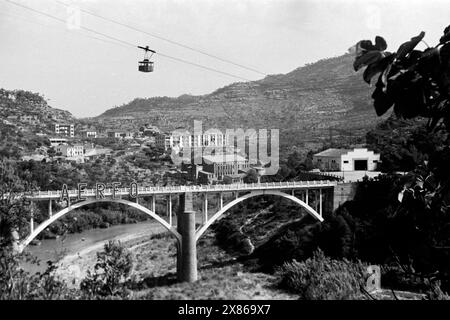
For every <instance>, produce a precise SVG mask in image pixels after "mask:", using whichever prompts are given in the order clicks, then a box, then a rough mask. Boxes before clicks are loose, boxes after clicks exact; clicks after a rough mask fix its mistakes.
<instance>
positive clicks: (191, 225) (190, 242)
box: [177, 192, 198, 282]
mask: <svg viewBox="0 0 450 320" xmlns="http://www.w3.org/2000/svg"><path fill="white" fill-rule="evenodd" d="M192 198H193V196H192V193H190V192H186V193H184V194H181V195H180V207H179V211H178V223H177V229H178V232H179V233H180V234H181V245H178V253H177V269H178V270H177V275H178V280H179V281H183V282H195V281H197V278H198V275H197V241H196V238H195V211H194V210H193V208H194V207H193V201H192Z"/></svg>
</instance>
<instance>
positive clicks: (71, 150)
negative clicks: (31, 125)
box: [56, 144, 84, 158]
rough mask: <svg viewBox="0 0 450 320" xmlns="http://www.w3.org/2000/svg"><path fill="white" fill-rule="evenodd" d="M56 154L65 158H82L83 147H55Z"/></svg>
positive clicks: (62, 145)
mask: <svg viewBox="0 0 450 320" xmlns="http://www.w3.org/2000/svg"><path fill="white" fill-rule="evenodd" d="M56 152H61V154H62V155H63V156H65V157H67V158H73V157H82V156H83V155H84V146H83V145H68V144H66V145H64V144H61V145H59V146H57V147H56Z"/></svg>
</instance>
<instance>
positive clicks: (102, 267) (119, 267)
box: [80, 241, 133, 297]
mask: <svg viewBox="0 0 450 320" xmlns="http://www.w3.org/2000/svg"><path fill="white" fill-rule="evenodd" d="M132 268H133V261H132V256H131V252H129V251H128V250H127V249H126V248H125V247H124V246H123V245H122V244H121V243H120V241H118V242H115V241H109V242H108V243H106V244H105V247H104V251H103V252H98V253H97V263H96V264H95V267H94V272H91V270H89V271H88V275H87V276H86V278H85V279H83V281H82V282H81V285H80V289H81V290H82V291H83V292H84V293H85V294H86V295H88V296H89V297H92V296H101V297H105V296H115V295H121V296H124V295H125V293H126V292H125V285H124V284H125V282H126V280H127V279H128V277H129V276H130V274H131V270H132Z"/></svg>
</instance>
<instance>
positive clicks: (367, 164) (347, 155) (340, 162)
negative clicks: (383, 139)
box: [313, 148, 380, 171]
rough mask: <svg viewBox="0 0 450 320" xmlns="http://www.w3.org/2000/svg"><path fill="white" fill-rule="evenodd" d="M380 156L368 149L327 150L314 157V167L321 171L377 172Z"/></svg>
mask: <svg viewBox="0 0 450 320" xmlns="http://www.w3.org/2000/svg"><path fill="white" fill-rule="evenodd" d="M379 162H380V154H377V153H375V152H373V151H370V150H368V149H366V148H355V149H353V150H350V149H333V148H331V149H327V150H324V151H322V152H319V153H316V154H315V155H314V156H313V165H314V166H315V167H316V168H319V169H320V170H321V171H375V170H377V166H378V163H379Z"/></svg>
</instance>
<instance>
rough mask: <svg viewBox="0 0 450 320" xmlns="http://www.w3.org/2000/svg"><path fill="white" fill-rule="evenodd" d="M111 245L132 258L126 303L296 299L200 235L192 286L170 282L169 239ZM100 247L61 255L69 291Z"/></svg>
mask: <svg viewBox="0 0 450 320" xmlns="http://www.w3.org/2000/svg"><path fill="white" fill-rule="evenodd" d="M114 240H119V241H121V242H122V243H123V244H124V245H125V246H126V247H127V248H128V249H129V250H130V251H131V252H132V253H133V260H134V261H133V262H134V263H133V264H134V269H133V272H132V277H133V280H134V281H133V282H134V283H135V287H134V288H133V290H132V292H131V294H130V298H131V299H152V300H166V299H243V300H252V299H268V300H291V299H298V296H297V295H294V294H290V293H286V292H283V291H282V290H280V289H278V288H276V282H277V281H276V278H275V277H274V276H271V275H268V274H264V273H250V272H247V271H245V269H244V267H243V266H242V265H241V264H240V263H237V262H236V260H235V258H234V257H232V256H230V255H229V254H227V253H226V252H225V251H223V250H221V249H220V248H218V247H217V246H215V245H214V235H206V236H205V238H203V239H202V240H201V241H200V242H199V245H198V258H199V261H198V262H199V281H197V282H196V283H193V284H190V283H177V282H176V246H175V240H174V239H173V237H172V236H171V235H170V234H168V233H166V232H164V230H161V232H155V233H153V234H152V235H149V234H148V233H147V234H143V233H137V234H132V235H126V236H121V237H116V238H115V239H114ZM105 242H106V241H103V242H99V243H96V244H94V245H91V246H89V247H86V248H84V249H83V250H80V251H79V252H77V253H76V254H70V255H67V256H65V257H64V258H63V259H61V260H60V261H59V263H58V269H57V276H58V277H59V278H60V279H62V280H64V281H65V282H66V283H67V284H68V286H69V287H70V288H78V287H79V284H80V282H81V280H82V279H83V278H84V277H85V276H86V274H87V271H88V270H89V269H93V267H94V265H95V262H96V253H97V252H99V251H101V250H102V249H103V246H104V243H105Z"/></svg>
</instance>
